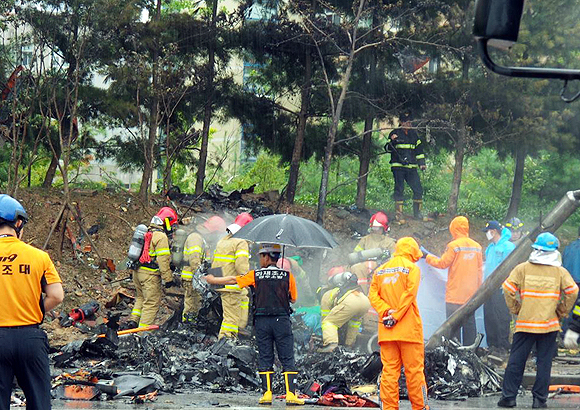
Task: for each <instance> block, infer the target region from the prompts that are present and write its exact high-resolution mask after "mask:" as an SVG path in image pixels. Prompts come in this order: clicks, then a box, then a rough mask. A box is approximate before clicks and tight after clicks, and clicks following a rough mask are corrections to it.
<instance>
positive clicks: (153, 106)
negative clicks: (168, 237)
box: [139, 0, 161, 204]
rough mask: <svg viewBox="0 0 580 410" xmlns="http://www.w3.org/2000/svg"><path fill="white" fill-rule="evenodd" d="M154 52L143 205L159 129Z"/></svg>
mask: <svg viewBox="0 0 580 410" xmlns="http://www.w3.org/2000/svg"><path fill="white" fill-rule="evenodd" d="M160 16H161V0H157V10H156V13H155V16H154V17H153V19H154V20H159V17H160ZM155 47H156V49H155V50H154V51H153V66H152V73H151V103H150V105H149V136H148V138H147V141H146V142H145V145H144V147H143V148H144V150H143V156H144V157H145V164H144V165H143V174H142V175H141V185H140V186H139V198H140V199H141V202H142V203H143V204H148V203H149V188H150V181H151V177H152V176H153V166H154V164H155V152H154V151H155V142H156V141H157V128H158V126H159V99H158V97H157V90H156V89H157V60H158V57H159V51H158V50H157V46H155Z"/></svg>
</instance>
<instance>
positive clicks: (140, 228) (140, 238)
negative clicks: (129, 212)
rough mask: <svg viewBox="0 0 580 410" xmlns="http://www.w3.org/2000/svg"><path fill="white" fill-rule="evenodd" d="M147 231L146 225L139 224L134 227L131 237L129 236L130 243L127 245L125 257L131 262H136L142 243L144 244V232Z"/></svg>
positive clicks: (141, 249) (139, 255)
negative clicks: (127, 249)
mask: <svg viewBox="0 0 580 410" xmlns="http://www.w3.org/2000/svg"><path fill="white" fill-rule="evenodd" d="M146 233H147V226H146V225H143V224H140V225H137V228H135V232H134V233H133V238H131V244H130V245H129V252H127V258H128V259H129V260H130V261H131V262H137V261H138V260H139V258H140V257H141V253H142V252H143V245H144V244H145V234H146Z"/></svg>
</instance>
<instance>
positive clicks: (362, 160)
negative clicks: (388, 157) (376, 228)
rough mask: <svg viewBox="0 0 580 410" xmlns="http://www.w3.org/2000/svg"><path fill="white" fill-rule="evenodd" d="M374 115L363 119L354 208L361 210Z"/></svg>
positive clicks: (365, 188)
mask: <svg viewBox="0 0 580 410" xmlns="http://www.w3.org/2000/svg"><path fill="white" fill-rule="evenodd" d="M374 121H375V117H374V114H371V115H369V116H368V117H367V118H366V119H365V130H364V135H363V141H362V147H361V152H360V154H359V169H358V184H357V185H356V206H357V208H359V209H363V208H364V207H365V205H366V200H367V182H368V174H369V165H370V162H371V141H372V139H373V133H372V132H370V131H371V130H372V129H373V123H374Z"/></svg>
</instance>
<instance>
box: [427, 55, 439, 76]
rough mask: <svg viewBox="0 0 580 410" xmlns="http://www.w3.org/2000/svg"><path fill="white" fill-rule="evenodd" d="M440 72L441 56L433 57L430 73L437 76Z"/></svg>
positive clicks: (430, 61) (430, 62)
mask: <svg viewBox="0 0 580 410" xmlns="http://www.w3.org/2000/svg"><path fill="white" fill-rule="evenodd" d="M438 71H439V56H433V57H431V59H430V60H429V72H430V73H431V74H437V72H438Z"/></svg>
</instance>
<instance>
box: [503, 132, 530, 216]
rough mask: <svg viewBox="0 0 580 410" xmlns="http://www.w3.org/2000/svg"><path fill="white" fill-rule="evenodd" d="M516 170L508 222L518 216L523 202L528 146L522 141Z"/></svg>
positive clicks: (517, 154) (517, 148)
mask: <svg viewBox="0 0 580 410" xmlns="http://www.w3.org/2000/svg"><path fill="white" fill-rule="evenodd" d="M515 154H516V158H515V159H516V170H515V172H514V180H513V183H512V196H511V198H510V204H509V207H508V210H507V215H506V216H505V219H506V220H509V219H511V218H513V217H515V216H517V215H518V210H519V208H520V202H521V200H522V186H523V184H524V165H525V162H526V156H527V150H526V144H525V143H524V142H523V141H522V142H520V143H519V144H518V145H517V146H516V152H515Z"/></svg>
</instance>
